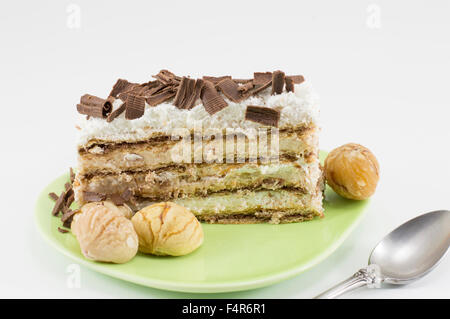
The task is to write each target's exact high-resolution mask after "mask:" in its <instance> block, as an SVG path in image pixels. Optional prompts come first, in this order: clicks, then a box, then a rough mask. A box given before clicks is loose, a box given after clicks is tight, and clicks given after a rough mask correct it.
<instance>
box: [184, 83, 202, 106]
mask: <svg viewBox="0 0 450 319" xmlns="http://www.w3.org/2000/svg"><path fill="white" fill-rule="evenodd" d="M203 85H205V82H204V81H203V80H202V79H197V80H195V84H194V92H193V93H192V94H191V97H190V98H189V99H188V100H187V101H186V108H187V109H189V110H190V109H192V108H193V107H194V105H195V103H196V102H197V100H198V99H199V98H200V94H201V93H202V89H203Z"/></svg>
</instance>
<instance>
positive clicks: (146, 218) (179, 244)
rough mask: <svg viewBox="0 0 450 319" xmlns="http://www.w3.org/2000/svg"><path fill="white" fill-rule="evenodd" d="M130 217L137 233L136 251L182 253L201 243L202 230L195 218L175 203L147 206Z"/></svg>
mask: <svg viewBox="0 0 450 319" xmlns="http://www.w3.org/2000/svg"><path fill="white" fill-rule="evenodd" d="M131 221H132V223H133V225H134V229H135V230H136V233H137V234H138V237H139V251H141V252H143V253H147V254H153V255H171V256H182V255H186V254H189V253H191V252H192V251H194V250H195V249H197V248H198V247H200V245H201V244H202V243H203V230H202V226H201V224H200V223H199V221H198V220H197V218H196V217H195V216H194V214H192V213H191V212H190V211H189V210H188V209H186V208H184V207H183V206H180V205H178V204H175V203H171V202H165V203H158V204H153V205H150V206H147V207H145V208H144V209H141V210H140V211H138V212H137V213H136V214H135V215H134V216H133V218H132V219H131Z"/></svg>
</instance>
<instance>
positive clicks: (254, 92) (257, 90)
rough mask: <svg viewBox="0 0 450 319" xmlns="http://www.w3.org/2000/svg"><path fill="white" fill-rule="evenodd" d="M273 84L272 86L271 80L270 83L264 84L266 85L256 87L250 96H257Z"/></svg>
mask: <svg viewBox="0 0 450 319" xmlns="http://www.w3.org/2000/svg"><path fill="white" fill-rule="evenodd" d="M271 84H272V80H270V81H269V82H267V83H266V84H264V85H258V86H256V85H255V87H254V88H253V90H251V91H249V92H248V93H249V94H250V95H255V94H256V93H259V92H261V91H263V90H265V89H267V88H268V87H269V86H270V85H271Z"/></svg>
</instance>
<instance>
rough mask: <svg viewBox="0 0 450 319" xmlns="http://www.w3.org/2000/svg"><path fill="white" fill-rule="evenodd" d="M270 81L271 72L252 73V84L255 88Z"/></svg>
mask: <svg viewBox="0 0 450 319" xmlns="http://www.w3.org/2000/svg"><path fill="white" fill-rule="evenodd" d="M271 81H272V72H255V73H253V84H254V85H255V86H259V85H265V84H267V82H271Z"/></svg>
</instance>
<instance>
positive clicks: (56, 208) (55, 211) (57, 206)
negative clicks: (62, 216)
mask: <svg viewBox="0 0 450 319" xmlns="http://www.w3.org/2000/svg"><path fill="white" fill-rule="evenodd" d="M65 196H66V192H64V191H63V192H62V193H61V195H59V197H58V199H57V200H56V203H55V206H53V210H52V215H53V216H57V215H58V214H59V212H60V211H61V209H62V208H63V206H64V198H65Z"/></svg>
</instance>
